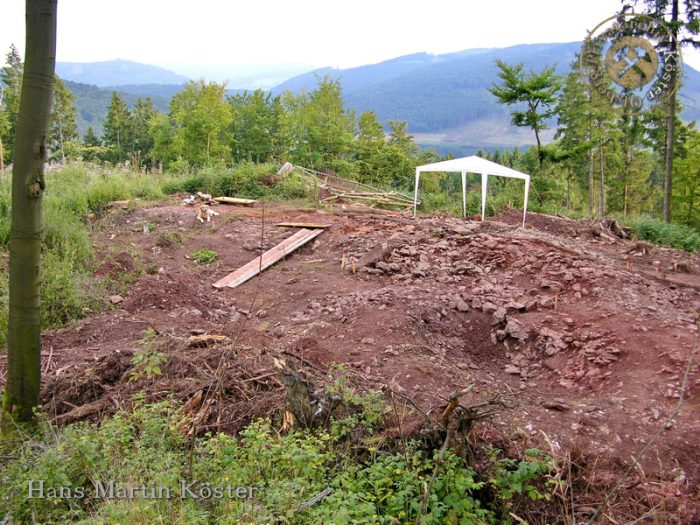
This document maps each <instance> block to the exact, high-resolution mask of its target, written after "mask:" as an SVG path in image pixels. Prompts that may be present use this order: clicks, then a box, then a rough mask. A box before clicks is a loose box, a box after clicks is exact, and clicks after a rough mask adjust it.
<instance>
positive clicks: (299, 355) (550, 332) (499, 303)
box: [0, 205, 700, 523]
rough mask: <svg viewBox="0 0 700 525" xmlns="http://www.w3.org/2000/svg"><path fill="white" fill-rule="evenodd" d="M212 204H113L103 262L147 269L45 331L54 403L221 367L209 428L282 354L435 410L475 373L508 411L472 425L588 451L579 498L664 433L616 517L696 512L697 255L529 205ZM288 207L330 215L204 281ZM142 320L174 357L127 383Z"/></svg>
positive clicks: (240, 411) (181, 391)
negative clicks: (205, 344) (298, 242)
mask: <svg viewBox="0 0 700 525" xmlns="http://www.w3.org/2000/svg"><path fill="white" fill-rule="evenodd" d="M217 210H218V211H219V212H221V217H219V218H218V219H217V221H216V222H215V224H214V225H213V226H212V225H201V224H199V223H197V222H196V220H195V211H194V209H193V208H187V207H182V206H178V205H170V206H162V207H156V208H140V209H137V210H135V211H133V212H128V213H127V212H119V213H120V215H118V216H114V217H112V218H111V219H112V220H111V221H110V222H109V224H110V226H109V227H107V226H105V228H104V231H103V232H102V233H101V234H99V235H98V238H97V240H96V242H97V244H98V246H100V247H101V249H102V253H103V256H104V263H103V264H102V265H101V266H100V270H99V271H98V274H99V275H102V276H104V275H109V276H111V277H114V274H115V272H116V273H118V272H129V271H134V269H135V268H138V267H139V266H141V267H143V268H146V269H149V271H151V272H155V273H150V274H149V273H143V274H142V275H141V276H140V277H139V278H138V279H137V280H136V281H135V282H134V283H133V285H132V286H131V287H130V289H129V291H128V293H127V294H126V295H125V296H124V301H123V302H121V303H120V304H117V305H115V307H114V308H113V309H112V310H110V311H107V312H104V313H102V314H99V315H96V316H93V317H90V318H88V319H85V320H83V321H80V322H76V323H74V324H72V325H70V326H67V327H64V328H61V329H56V330H49V331H47V332H46V333H45V334H44V336H43V345H44V346H43V347H44V358H43V362H44V369H45V373H44V379H43V381H44V394H43V395H44V399H43V401H44V404H45V409H46V411H47V412H48V413H50V414H55V415H58V414H66V413H70V412H71V411H72V410H75V409H76V407H79V406H81V405H84V404H86V403H89V402H92V401H95V400H100V399H108V400H109V403H108V407H107V408H106V409H105V410H106V411H107V412H109V411H113V410H116V409H117V408H120V407H124V406H128V405H129V403H130V399H131V396H132V395H133V394H134V393H135V392H137V391H141V390H143V391H145V392H146V393H147V396H148V398H149V399H161V398H165V397H170V396H174V397H176V398H178V399H181V400H183V401H186V400H188V399H191V398H192V396H193V395H195V394H196V393H197V392H198V391H199V390H202V389H205V390H206V389H207V388H208V387H210V386H211V385H212V384H214V383H215V378H216V377H217V374H216V371H217V369H219V370H223V374H224V377H225V381H224V382H223V385H224V386H223V393H222V395H220V396H219V397H218V398H217V400H216V403H217V404H218V405H217V406H215V407H209V408H208V412H207V414H205V415H204V416H205V417H204V419H203V420H202V421H201V427H200V428H198V431H202V430H212V429H216V430H227V431H236V430H238V429H240V428H241V427H242V426H243V425H245V424H246V423H247V422H249V421H250V420H251V419H252V418H254V417H257V416H261V415H269V414H272V413H275V411H278V410H280V409H281V408H282V407H283V406H284V389H283V387H282V385H281V384H280V382H279V380H278V379H277V378H276V376H275V373H274V372H275V369H274V366H273V358H281V359H284V360H285V361H286V363H287V364H288V365H289V366H291V367H293V368H296V369H301V370H302V371H304V372H305V373H306V374H307V376H308V377H310V378H311V379H312V380H313V381H315V382H316V383H317V384H318V383H319V382H321V380H322V378H323V376H324V374H325V372H326V371H327V370H328V369H329V367H331V365H332V364H333V363H343V364H345V365H346V366H347V367H348V370H349V373H350V375H351V377H352V381H353V383H354V384H356V385H357V386H359V387H361V388H363V389H384V391H385V393H388V392H394V393H396V395H397V396H399V397H400V398H401V399H410V400H411V401H412V402H413V403H415V404H416V405H417V406H418V407H420V408H421V410H423V411H424V412H426V413H428V414H429V415H430V414H435V413H438V414H439V412H440V409H441V407H443V406H444V405H445V404H446V400H447V398H448V396H449V393H450V392H451V391H453V390H455V389H459V388H464V387H465V386H467V385H474V389H473V390H472V393H471V394H470V398H465V399H464V400H463V403H464V404H475V403H478V402H480V401H484V400H486V399H489V398H491V397H493V396H494V395H496V394H498V393H500V394H502V395H503V396H504V397H505V398H507V399H508V402H509V404H510V405H511V406H512V407H513V408H512V409H510V410H507V411H504V412H501V413H499V414H498V415H496V416H494V418H493V419H492V420H491V421H489V422H485V423H477V425H476V428H475V432H476V434H477V436H478V437H479V438H480V439H483V440H484V441H491V442H493V441H495V440H496V439H499V440H502V441H504V442H505V443H514V442H517V443H518V444H519V446H520V447H526V446H538V447H541V448H545V449H546V450H548V451H550V452H552V453H554V454H555V455H556V456H557V457H559V458H562V457H564V456H565V455H566V454H567V453H569V452H571V451H576V454H575V455H578V454H579V452H578V451H581V453H582V457H583V458H585V459H581V461H580V462H581V463H584V462H585V464H586V470H585V471H584V472H585V473H584V474H583V475H582V477H581V478H580V480H579V482H580V485H578V486H577V490H578V491H579V492H580V493H579V494H578V495H577V498H578V499H577V504H578V505H584V506H585V505H588V506H595V504H596V503H599V502H600V499H601V495H604V494H605V490H607V489H609V488H610V487H612V486H613V485H614V484H615V482H616V481H617V480H618V479H620V477H621V475H622V474H623V473H624V471H625V470H626V469H627V467H628V466H629V465H630V464H631V461H632V459H631V458H632V457H638V458H639V457H640V454H641V451H642V450H643V448H644V447H645V444H646V443H649V442H650V441H652V444H651V446H650V447H648V450H646V451H645V452H644V455H643V456H641V458H640V463H641V466H640V467H639V468H636V469H634V471H633V473H632V475H631V476H630V477H628V478H626V479H625V480H624V490H623V492H624V494H625V497H626V498H628V499H629V501H634V503H635V505H637V506H635V505H631V504H630V505H628V507H625V505H624V504H620V506H619V507H617V508H613V509H612V510H611V512H612V514H610V516H613V515H614V514H615V512H617V513H618V514H617V516H618V518H620V517H622V519H623V521H624V519H631V518H633V517H635V516H634V515H633V514H625V512H628V511H627V510H625V509H626V508H629V509H632V508H634V509H637V510H638V509H640V508H648V509H653V514H652V516H656V518H654V519H656V520H657V521H656V522H659V523H661V522H668V523H693V522H695V521H694V520H695V519H697V518H698V516H699V515H698V508H699V505H698V499H697V487H698V484H699V483H700V461H698V460H699V459H700V451H699V450H698V447H697V441H696V439H697V437H696V436H697V433H698V431H699V430H700V410H699V409H698V407H697V400H698V395H699V394H700V372H699V368H698V365H697V364H696V362H691V366H690V372H689V375H688V379H687V381H686V388H685V400H684V402H683V403H682V406H681V409H680V411H679V412H678V414H677V415H676V416H675V417H674V418H673V420H672V421H668V417H669V415H671V414H672V413H673V411H674V410H675V409H676V407H677V405H678V403H679V396H680V395H681V388H682V386H683V382H684V374H685V369H686V367H687V365H688V363H689V356H690V354H691V352H692V350H693V348H695V347H696V346H697V341H698V327H697V321H696V315H697V311H698V308H699V307H700V293H699V292H698V290H700V273H698V272H699V270H700V257H699V256H698V255H695V254H687V253H684V252H680V251H677V250H671V249H661V248H658V247H657V248H653V249H652V250H651V253H646V250H645V249H644V247H640V246H639V245H638V244H637V243H635V242H633V241H628V240H621V239H618V238H616V237H614V235H613V234H612V233H610V232H608V233H607V234H604V235H603V236H600V235H599V234H597V233H595V232H594V229H595V228H594V225H593V223H588V222H577V221H570V220H567V219H560V218H556V217H549V216H543V215H537V214H530V216H529V222H528V227H527V228H526V229H524V230H523V229H521V228H518V227H517V226H518V224H519V221H520V212H519V211H518V210H511V211H508V212H505V213H503V214H502V215H500V216H498V217H496V218H495V219H491V220H487V221H486V222H485V223H479V222H473V221H462V220H458V219H454V218H450V217H443V216H441V217H420V218H412V217H410V216H408V215H403V214H392V213H386V212H383V213H380V212H374V211H371V210H367V209H363V208H352V207H349V208H347V209H338V210H335V211H334V212H326V211H323V210H318V211H316V210H305V209H290V208H289V207H284V206H281V205H271V206H268V208H267V209H266V210H265V211H264V214H263V210H261V208H259V207H256V208H238V207H234V206H218V207H217ZM263 215H264V219H263ZM282 220H285V221H297V222H324V223H330V224H331V227H330V228H329V229H328V230H327V231H326V232H324V233H323V234H322V235H321V236H319V237H318V238H317V239H316V240H314V241H312V242H311V243H310V244H309V245H307V246H304V247H303V248H301V249H300V250H298V251H297V252H295V253H294V254H292V255H290V256H289V257H288V258H287V259H286V260H284V261H281V262H280V263H278V264H276V265H274V266H273V267H271V268H270V269H268V270H266V271H265V272H264V273H263V274H262V275H261V276H260V277H258V278H254V279H253V280H251V281H249V282H248V283H246V284H244V285H242V286H240V287H239V288H236V289H233V290H231V289H224V290H216V289H214V288H213V287H212V283H214V282H215V281H217V280H218V279H220V278H221V277H223V276H224V275H226V274H227V273H229V272H231V271H233V270H235V269H237V268H238V267H240V266H242V265H243V264H245V263H247V262H248V261H250V260H251V259H252V258H254V257H255V256H256V255H257V254H258V253H259V252H260V248H261V247H263V248H264V249H268V248H270V247H272V246H274V245H275V244H277V243H278V242H280V241H281V240H283V239H284V238H286V237H288V236H289V235H291V234H292V233H293V231H294V230H293V229H288V228H281V227H276V226H275V223H277V222H280V221H282ZM146 225H155V228H145V229H144V226H146ZM164 232H170V233H172V232H177V233H178V234H179V236H180V237H181V239H182V242H181V243H178V242H169V241H168V240H167V239H165V235H164ZM171 238H172V236H171V237H169V239H171ZM382 242H391V243H392V246H396V248H394V249H393V250H389V252H388V253H387V254H386V256H385V257H384V258H382V259H381V260H379V261H377V262H376V263H375V264H371V265H369V266H367V267H365V268H362V269H359V270H358V271H357V272H356V273H353V272H352V261H353V259H354V260H356V261H357V260H359V259H360V258H361V257H362V256H363V255H365V254H366V253H367V252H368V251H370V250H371V249H372V248H374V247H375V246H377V245H378V244H381V243H382ZM203 248H208V249H210V250H214V251H215V252H217V253H218V256H219V258H218V260H217V261H216V262H215V263H213V264H209V265H198V264H196V263H195V262H194V261H193V260H192V259H191V255H192V253H193V252H195V251H196V250H199V249H203ZM342 258H344V259H345V261H346V262H347V264H346V266H347V268H345V269H341V259H342ZM674 262H675V263H676V264H675V265H674ZM678 263H681V264H680V266H679V264H678ZM674 270H676V271H674ZM113 293H116V290H115V291H114V292H113ZM149 327H152V328H153V329H155V330H156V331H157V333H158V337H157V339H156V342H157V345H158V348H159V350H160V351H162V352H164V353H166V354H167V355H168V356H169V360H168V363H167V365H165V367H164V370H163V375H162V376H161V377H159V378H157V379H154V380H149V379H145V378H142V379H139V380H137V381H132V380H130V376H131V374H132V372H133V366H132V364H131V358H132V356H133V353H134V352H136V351H138V350H139V349H140V348H141V347H142V343H140V342H139V341H140V340H141V339H142V338H143V334H144V331H145V330H146V329H148V328H149ZM203 332H206V333H211V334H222V335H227V336H229V337H230V338H231V340H232V343H230V344H227V345H223V346H219V347H216V346H214V347H209V348H188V347H187V344H186V339H187V338H188V337H189V336H190V335H191V334H193V333H203ZM696 357H697V359H700V356H696ZM697 359H696V361H697ZM4 364H5V361H4V359H3V360H0V366H2V367H4ZM387 395H388V394H387ZM407 426H408V425H407ZM412 429H413V430H417V429H416V428H415V425H414V426H413V427H412ZM404 430H405V429H404ZM659 432H660V434H659V435H658V437H656V438H655V436H656V434H657V433H659ZM494 436H498V438H496V437H494ZM586 494H590V496H589V497H588V499H586ZM629 512H632V511H631V510H630V511H629ZM638 515H639V514H637V516H638Z"/></svg>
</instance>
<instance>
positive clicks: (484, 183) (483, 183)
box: [481, 173, 489, 222]
mask: <svg viewBox="0 0 700 525" xmlns="http://www.w3.org/2000/svg"><path fill="white" fill-rule="evenodd" d="M488 184H489V176H488V174H487V173H482V174H481V222H484V218H485V217H486V189H487V187H488Z"/></svg>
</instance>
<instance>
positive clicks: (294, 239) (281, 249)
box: [214, 228, 324, 288]
mask: <svg viewBox="0 0 700 525" xmlns="http://www.w3.org/2000/svg"><path fill="white" fill-rule="evenodd" d="M323 232H324V230H323V229H321V228H318V229H314V230H308V229H306V228H304V229H302V230H299V231H298V232H296V233H295V234H294V235H292V236H291V237H289V238H288V239H285V240H284V241H282V242H281V243H279V244H278V245H277V246H275V247H274V248H270V249H269V250H268V251H266V252H265V253H263V254H262V256H260V257H256V258H255V259H253V260H252V261H250V262H249V263H248V264H246V265H245V266H241V267H240V268H239V269H238V270H236V271H235V272H232V273H230V274H228V275H227V276H226V277H224V278H223V279H220V280H219V281H217V282H215V283H214V287H215V288H223V287H224V286H228V287H229V288H235V287H236V286H239V285H241V284H243V283H244V282H246V281H247V280H248V279H250V278H252V277H255V276H256V275H258V274H259V273H260V272H261V271H263V270H265V269H267V268H269V267H270V266H272V265H273V264H275V263H276V262H277V261H279V260H280V259H282V258H283V257H285V256H286V255H288V254H290V253H292V252H293V251H294V250H296V249H297V248H299V247H300V246H303V245H304V244H306V243H307V242H309V241H310V240H311V239H313V238H315V237H318V236H319V235H321V234H322V233H323Z"/></svg>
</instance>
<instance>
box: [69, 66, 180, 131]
mask: <svg viewBox="0 0 700 525" xmlns="http://www.w3.org/2000/svg"><path fill="white" fill-rule="evenodd" d="M64 82H65V83H66V86H67V87H68V89H70V90H71V91H72V92H73V94H74V95H75V97H76V99H75V106H76V109H77V111H78V132H79V133H80V134H81V135H84V134H85V132H86V131H87V128H88V126H92V129H94V130H95V133H97V134H98V135H99V134H101V133H102V121H103V120H104V117H105V115H106V114H107V107H108V106H109V101H110V99H111V98H112V91H117V92H118V93H119V95H120V96H121V97H122V98H123V99H124V101H125V102H126V104H127V105H128V106H129V107H133V105H134V103H135V102H136V99H137V98H139V95H138V94H133V93H125V92H123V91H119V90H110V89H102V88H99V87H97V86H91V85H88V84H81V83H79V82H71V81H70V80H64ZM145 96H148V95H145ZM151 98H152V99H153V105H154V107H155V108H156V109H157V110H158V111H163V112H167V111H168V104H169V103H170V97H157V96H154V97H151Z"/></svg>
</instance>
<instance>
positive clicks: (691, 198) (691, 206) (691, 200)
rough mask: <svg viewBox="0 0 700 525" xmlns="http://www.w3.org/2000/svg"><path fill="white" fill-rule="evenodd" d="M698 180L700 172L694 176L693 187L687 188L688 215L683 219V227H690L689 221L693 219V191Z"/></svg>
mask: <svg viewBox="0 0 700 525" xmlns="http://www.w3.org/2000/svg"><path fill="white" fill-rule="evenodd" d="M698 180H700V170H698V172H697V173H696V174H695V178H694V179H693V185H692V186H691V187H690V188H689V191H688V192H689V193H690V200H689V202H688V214H687V215H686V218H685V225H686V226H690V221H691V220H692V218H693V207H694V206H695V189H696V187H697V182H698Z"/></svg>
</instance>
